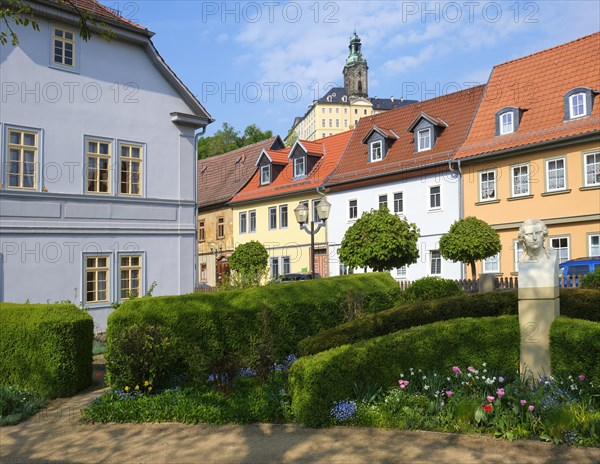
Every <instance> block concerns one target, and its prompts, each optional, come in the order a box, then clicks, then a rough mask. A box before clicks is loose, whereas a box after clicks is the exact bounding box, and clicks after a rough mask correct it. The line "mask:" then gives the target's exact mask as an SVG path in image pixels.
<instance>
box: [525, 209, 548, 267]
mask: <svg viewBox="0 0 600 464" xmlns="http://www.w3.org/2000/svg"><path fill="white" fill-rule="evenodd" d="M547 238H548V228H547V227H546V224H544V223H543V222H542V221H540V220H539V219H527V220H526V221H524V222H523V224H521V227H519V242H521V243H522V244H523V255H522V257H521V258H522V260H524V259H532V258H537V257H539V256H540V255H541V254H542V252H544V254H545V255H546V257H548V252H547V250H546V247H545V243H546V239H547Z"/></svg>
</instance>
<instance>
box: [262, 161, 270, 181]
mask: <svg viewBox="0 0 600 464" xmlns="http://www.w3.org/2000/svg"><path fill="white" fill-rule="evenodd" d="M270 183H271V165H270V164H265V165H263V166H261V167H260V185H266V184H270Z"/></svg>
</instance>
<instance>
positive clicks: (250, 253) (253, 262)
mask: <svg viewBox="0 0 600 464" xmlns="http://www.w3.org/2000/svg"><path fill="white" fill-rule="evenodd" d="M268 262H269V253H267V250H266V249H265V247H264V246H263V244H262V243H260V242H257V241H256V240H252V241H250V242H247V243H242V244H241V245H238V246H237V247H236V249H235V250H234V252H233V254H232V255H231V257H230V258H229V265H230V266H231V269H232V270H234V271H236V272H237V273H239V275H240V277H241V282H240V286H243V287H247V286H256V285H259V284H260V281H261V279H262V277H263V276H264V274H265V272H266V270H267V264H268Z"/></svg>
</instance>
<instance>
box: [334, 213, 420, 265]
mask: <svg viewBox="0 0 600 464" xmlns="http://www.w3.org/2000/svg"><path fill="white" fill-rule="evenodd" d="M418 239H419V229H418V228H417V226H416V225H415V224H410V223H408V222H407V221H406V220H404V219H400V218H399V217H398V216H396V215H395V214H391V213H390V212H389V210H388V209H387V208H385V207H382V208H381V209H379V210H376V211H375V210H372V211H371V212H369V213H363V215H362V216H361V217H360V219H358V220H357V221H356V222H355V223H354V224H353V225H352V227H350V228H349V229H348V230H347V231H346V234H345V235H344V239H343V240H342V245H341V247H340V249H339V251H338V253H339V256H340V260H341V261H342V263H344V264H345V265H346V266H348V267H351V268H361V267H370V268H372V269H374V270H375V271H389V270H390V269H393V268H397V267H402V266H406V265H409V264H413V263H416V262H417V258H418V257H419V250H418V249H417V240H418Z"/></svg>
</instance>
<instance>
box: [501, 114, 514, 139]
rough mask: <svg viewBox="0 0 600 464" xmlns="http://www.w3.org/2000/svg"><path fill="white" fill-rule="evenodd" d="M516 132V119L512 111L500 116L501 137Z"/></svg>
mask: <svg viewBox="0 0 600 464" xmlns="http://www.w3.org/2000/svg"><path fill="white" fill-rule="evenodd" d="M514 131H515V124H514V117H513V113H512V111H507V112H506V113H502V114H501V115H500V135H504V134H512V133H513V132H514Z"/></svg>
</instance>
